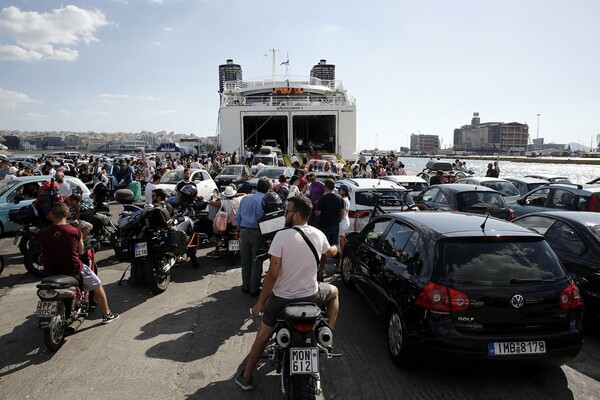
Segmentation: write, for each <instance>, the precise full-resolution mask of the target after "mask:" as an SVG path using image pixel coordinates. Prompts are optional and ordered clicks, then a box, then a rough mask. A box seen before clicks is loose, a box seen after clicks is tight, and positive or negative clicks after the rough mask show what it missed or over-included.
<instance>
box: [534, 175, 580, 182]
mask: <svg viewBox="0 0 600 400" xmlns="http://www.w3.org/2000/svg"><path fill="white" fill-rule="evenodd" d="M525 177H526V178H537V179H543V180H545V181H548V182H550V183H573V182H571V180H570V179H569V178H567V177H566V176H561V175H534V174H532V175H525Z"/></svg>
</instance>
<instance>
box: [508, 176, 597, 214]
mask: <svg viewBox="0 0 600 400" xmlns="http://www.w3.org/2000/svg"><path fill="white" fill-rule="evenodd" d="M508 206H509V207H510V208H512V209H513V210H514V211H515V214H516V216H517V217H520V216H521V215H525V214H529V213H532V212H539V211H557V210H566V211H592V212H600V186H599V185H587V184H586V185H576V184H572V183H571V184H567V183H552V184H548V185H545V186H541V187H538V188H537V189H534V190H532V191H531V192H529V193H528V194H527V195H525V196H523V197H521V198H520V199H518V200H515V201H511V202H509V203H508Z"/></svg>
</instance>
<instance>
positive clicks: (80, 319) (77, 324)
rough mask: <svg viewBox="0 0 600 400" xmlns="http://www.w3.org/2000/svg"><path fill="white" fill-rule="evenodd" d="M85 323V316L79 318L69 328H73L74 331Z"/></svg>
mask: <svg viewBox="0 0 600 400" xmlns="http://www.w3.org/2000/svg"><path fill="white" fill-rule="evenodd" d="M81 324H83V316H81V317H79V318H77V319H76V320H75V321H73V323H72V324H71V325H69V327H68V328H67V329H69V330H72V331H73V332H74V331H76V330H77V329H79V327H80V326H81Z"/></svg>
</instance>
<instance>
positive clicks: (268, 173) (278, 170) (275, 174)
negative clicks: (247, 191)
mask: <svg viewBox="0 0 600 400" xmlns="http://www.w3.org/2000/svg"><path fill="white" fill-rule="evenodd" d="M294 172H295V170H294V168H292V167H267V168H265V169H263V170H262V171H260V172H259V173H258V174H256V175H254V177H253V178H252V179H250V184H251V185H252V187H253V188H255V189H256V184H257V183H258V180H259V179H260V178H262V177H267V178H269V179H271V180H272V181H273V185H276V184H277V182H279V180H278V179H279V175H281V174H283V175H285V177H286V178H287V180H288V181H289V180H290V178H291V177H292V175H294Z"/></svg>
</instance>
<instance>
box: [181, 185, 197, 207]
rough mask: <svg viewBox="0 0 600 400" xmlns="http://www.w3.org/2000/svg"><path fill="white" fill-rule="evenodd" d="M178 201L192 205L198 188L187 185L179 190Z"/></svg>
mask: <svg viewBox="0 0 600 400" xmlns="http://www.w3.org/2000/svg"><path fill="white" fill-rule="evenodd" d="M178 192H179V200H180V201H181V202H182V203H192V202H193V201H194V200H195V199H196V196H197V195H198V188H197V187H196V185H195V184H194V183H188V184H187V185H184V186H182V187H181V188H180V189H179V191H178Z"/></svg>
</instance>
